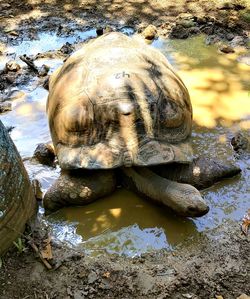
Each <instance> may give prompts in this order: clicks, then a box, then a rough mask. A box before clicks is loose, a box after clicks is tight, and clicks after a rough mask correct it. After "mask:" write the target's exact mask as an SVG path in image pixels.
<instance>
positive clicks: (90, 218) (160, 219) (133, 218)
mask: <svg viewBox="0 0 250 299" xmlns="http://www.w3.org/2000/svg"><path fill="white" fill-rule="evenodd" d="M51 219H53V220H57V222H58V221H59V222H61V221H67V222H68V223H72V222H76V223H77V226H76V233H77V234H78V235H81V236H82V237H83V240H88V239H89V238H93V237H95V236H98V237H96V238H93V239H92V241H91V242H87V243H86V244H87V246H88V248H89V246H90V244H94V243H96V246H97V247H98V246H99V247H101V246H102V247H105V246H106V245H107V244H108V243H109V241H108V240H112V241H111V243H112V248H113V249H111V248H109V247H108V248H109V249H110V250H111V251H115V250H116V251H117V252H123V250H125V248H126V250H128V251H129V250H131V252H133V254H135V252H136V250H135V248H137V249H138V250H139V247H141V248H140V251H143V250H146V248H145V246H146V247H147V248H149V247H152V248H155V249H157V248H159V247H160V248H166V245H167V244H170V245H172V246H174V245H176V244H178V243H180V242H182V241H183V239H185V238H187V237H188V236H195V235H196V234H197V230H196V227H195V224H194V222H193V221H192V220H189V219H185V218H180V217H176V216H175V215H173V213H170V212H169V211H167V209H165V208H164V207H160V206H155V205H154V204H152V203H151V202H149V201H147V200H143V199H142V198H140V197H139V196H137V195H136V194H134V193H132V192H129V191H127V190H124V189H118V190H117V191H116V192H115V193H114V194H112V195H110V196H108V197H105V198H104V199H100V200H98V201H96V202H94V203H91V204H89V205H87V206H84V207H69V208H63V209H61V210H60V211H58V212H57V213H55V214H53V216H52V218H51ZM134 224H136V226H134ZM149 228H150V229H149ZM103 233H104V235H103ZM124 234H125V236H129V239H130V243H126V237H124ZM144 238H146V239H144ZM140 239H144V242H142V241H140V242H139V240H140ZM146 240H147V241H146ZM125 243H126V244H127V245H126V246H125V245H124V244H125ZM137 243H138V244H137ZM102 244H106V245H105V246H104V245H102ZM84 245H85V244H84ZM124 246H125V247H124ZM115 248H116V249H115Z"/></svg>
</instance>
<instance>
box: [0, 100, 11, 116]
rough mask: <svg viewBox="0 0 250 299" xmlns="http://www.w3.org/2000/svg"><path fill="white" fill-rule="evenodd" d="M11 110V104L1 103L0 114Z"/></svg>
mask: <svg viewBox="0 0 250 299" xmlns="http://www.w3.org/2000/svg"><path fill="white" fill-rule="evenodd" d="M11 110H12V104H11V102H7V101H6V102H3V103H0V113H3V112H7V111H11Z"/></svg>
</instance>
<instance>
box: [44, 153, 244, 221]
mask: <svg viewBox="0 0 250 299" xmlns="http://www.w3.org/2000/svg"><path fill="white" fill-rule="evenodd" d="M238 173H240V169H239V168H238V167H236V166H232V165H223V164H220V163H219V162H215V161H212V160H209V159H207V158H203V157H200V158H198V159H195V160H194V161H193V162H192V163H189V164H177V163H171V164H169V165H158V166H153V167H149V168H143V167H142V168H139V167H138V168H119V169H117V170H100V171H96V170H93V171H90V170H72V171H63V172H62V173H61V175H60V177H59V179H58V180H57V181H56V182H55V184H54V185H53V186H52V187H51V188H50V189H49V190H48V192H47V193H46V194H45V197H44V207H45V209H46V212H47V213H50V212H53V211H56V210H57V209H59V208H61V207H63V206H67V205H85V204H88V203H90V202H93V201H95V200H97V199H98V198H101V197H104V196H106V195H108V194H110V193H112V192H113V191H114V190H115V188H116V186H117V184H122V185H123V186H124V187H125V188H128V189H130V190H133V191H134V192H136V193H138V194H140V195H142V196H143V197H144V198H149V199H151V200H154V201H155V202H157V203H159V204H162V205H164V206H167V207H168V208H170V209H172V210H173V211H174V212H175V213H177V214H178V215H182V216H186V217H187V216H188V217H198V216H202V215H204V214H206V213H207V212H208V210H209V208H208V206H207V204H206V203H205V201H204V200H203V199H202V197H201V195H200V193H199V191H198V190H197V189H196V188H198V189H204V188H207V187H210V186H212V185H213V184H214V183H216V182H218V181H220V180H222V179H224V178H228V177H232V176H234V175H237V174H238ZM117 178H119V180H118V183H117ZM170 180H171V181H170ZM177 182H178V183H177ZM175 184H177V188H176V187H175ZM190 185H192V186H190ZM193 186H194V187H193ZM195 187H196V188H195ZM170 191H171V192H170ZM170 193H171V194H170ZM190 193H191V196H187V194H190ZM169 194H170V195H169ZM187 199H189V200H187Z"/></svg>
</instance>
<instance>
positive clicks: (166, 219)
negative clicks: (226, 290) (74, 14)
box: [1, 27, 250, 256]
mask: <svg viewBox="0 0 250 299" xmlns="http://www.w3.org/2000/svg"><path fill="white" fill-rule="evenodd" d="M122 31H124V32H125V33H127V34H129V35H130V34H133V29H131V28H129V27H128V28H126V27H125V28H123V29H122ZM94 36H95V32H94V31H93V30H89V31H87V32H86V33H82V32H79V31H77V32H75V35H74V36H70V37H62V36H57V35H56V33H54V34H53V33H46V32H45V33H44V32H43V33H41V34H38V38H37V39H36V40H27V41H23V42H22V43H19V44H18V43H17V44H15V45H12V46H11V47H9V48H8V47H7V48H6V51H5V53H7V52H8V53H12V54H11V55H12V56H11V57H13V56H14V57H15V56H16V57H18V55H21V54H24V53H26V54H37V53H38V52H44V51H48V50H57V49H59V48H60V47H61V46H62V45H63V44H64V43H65V42H71V43H81V42H82V41H84V40H85V39H87V38H89V37H94ZM153 46H154V47H156V48H158V49H160V50H161V51H162V52H163V53H164V54H165V55H166V56H167V57H168V59H169V60H170V61H171V63H172V64H174V66H175V67H176V69H177V70H178V72H179V74H180V75H181V77H182V78H183V81H184V82H185V84H186V85H187V87H188V89H189V91H190V94H191V98H192V103H193V108H194V132H193V144H194V151H195V154H196V155H198V154H201V155H206V156H210V157H211V158H213V157H217V158H219V159H220V160H222V161H232V160H235V162H236V163H238V164H239V165H240V167H241V168H242V175H241V177H236V178H233V179H230V180H226V181H224V182H222V183H219V184H217V185H215V186H213V187H212V188H210V189H207V190H204V191H202V194H203V196H204V198H205V199H206V201H207V202H208V204H209V206H210V212H209V213H208V214H207V215H206V216H204V217H202V218H199V219H192V220H191V219H181V218H179V217H176V216H174V215H172V214H171V213H170V212H168V211H167V210H165V209H162V208H161V207H158V206H155V205H152V204H151V203H150V202H148V201H146V200H145V199H142V198H139V197H138V196H136V195H135V194H133V193H131V192H128V191H126V190H123V189H118V190H117V191H116V192H115V193H114V194H113V195H111V196H109V197H107V198H104V199H101V200H99V201H97V202H95V203H92V204H90V205H88V206H86V207H71V208H64V209H62V210H61V211H59V212H57V213H55V214H54V215H52V216H50V217H49V218H47V221H48V222H49V223H51V225H52V227H53V230H54V234H55V235H56V236H57V237H58V238H59V239H61V240H67V241H68V242H70V243H72V244H74V245H75V246H80V247H81V248H84V249H85V250H87V251H89V252H91V253H94V254H97V253H99V252H102V251H103V250H106V251H108V252H110V253H119V254H126V255H129V256H134V255H136V254H140V253H143V252H146V251H151V250H154V249H160V248H166V249H171V248H173V247H175V246H176V245H178V244H180V243H182V242H183V241H184V240H186V239H187V238H188V239H190V240H194V239H196V237H197V236H199V234H200V233H202V232H203V231H207V230H209V229H211V228H213V227H216V226H218V225H220V224H224V225H227V222H228V220H230V219H234V220H240V219H241V218H242V216H243V214H244V213H245V212H246V210H247V209H248V208H249V203H250V159H249V157H246V158H245V159H243V160H240V161H239V160H236V159H235V158H234V156H233V152H232V149H231V147H230V143H229V140H230V138H231V137H232V134H233V132H235V131H236V130H238V129H241V130H245V131H246V130H249V127H250V105H249V101H250V94H249V91H250V86H249V71H250V67H249V66H247V65H246V64H242V63H239V62H237V58H238V57H239V55H241V52H240V51H241V50H239V52H238V53H237V54H228V55H225V54H220V53H218V52H217V50H216V48H215V47H213V46H205V43H204V37H203V36H200V37H195V38H192V39H191V40H181V41H180V40H175V41H173V40H171V41H170V40H163V39H158V40H156V41H154V42H153ZM6 59H8V58H7V57H6V56H2V59H1V62H2V63H3V62H5V61H6ZM45 62H46V64H47V65H49V66H50V67H51V71H52V70H53V69H55V68H56V67H57V66H58V65H60V64H61V63H62V60H60V59H47V60H46V61H44V60H40V61H39V60H38V61H36V64H37V65H41V64H42V63H45ZM20 90H21V92H20ZM12 92H13V93H14V94H15V93H16V95H17V96H16V99H15V100H13V107H14V109H13V111H11V112H9V113H7V114H4V115H1V120H2V121H3V123H4V124H5V125H7V126H10V125H11V126H14V127H15V128H14V129H13V131H12V133H11V136H12V138H13V139H14V141H15V143H16V145H17V147H18V150H19V151H20V153H21V155H22V157H24V158H27V157H31V156H32V154H33V151H34V149H35V147H36V145H37V143H39V142H48V141H49V140H50V136H49V131H48V125H47V119H46V115H45V105H46V97H47V91H46V90H44V89H43V88H42V87H40V86H39V85H38V83H37V82H36V80H34V81H32V82H29V84H28V85H25V86H21V88H19V91H15V90H14V91H12ZM25 165H26V167H27V169H28V172H29V174H30V176H31V178H37V179H39V181H41V183H42V187H43V191H46V190H47V189H48V187H49V186H50V185H51V184H52V183H53V181H54V180H55V179H56V178H57V176H58V174H59V169H58V168H55V169H54V168H50V167H44V166H41V165H37V164H34V162H31V161H29V160H26V161H25ZM40 211H41V213H43V211H42V208H41V209H40Z"/></svg>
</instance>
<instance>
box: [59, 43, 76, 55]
mask: <svg viewBox="0 0 250 299" xmlns="http://www.w3.org/2000/svg"><path fill="white" fill-rule="evenodd" d="M73 50H74V48H73V46H72V45H71V44H70V43H68V42H67V43H66V44H64V45H63V46H62V47H61V49H60V52H62V53H63V54H71V53H72V52H73Z"/></svg>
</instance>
